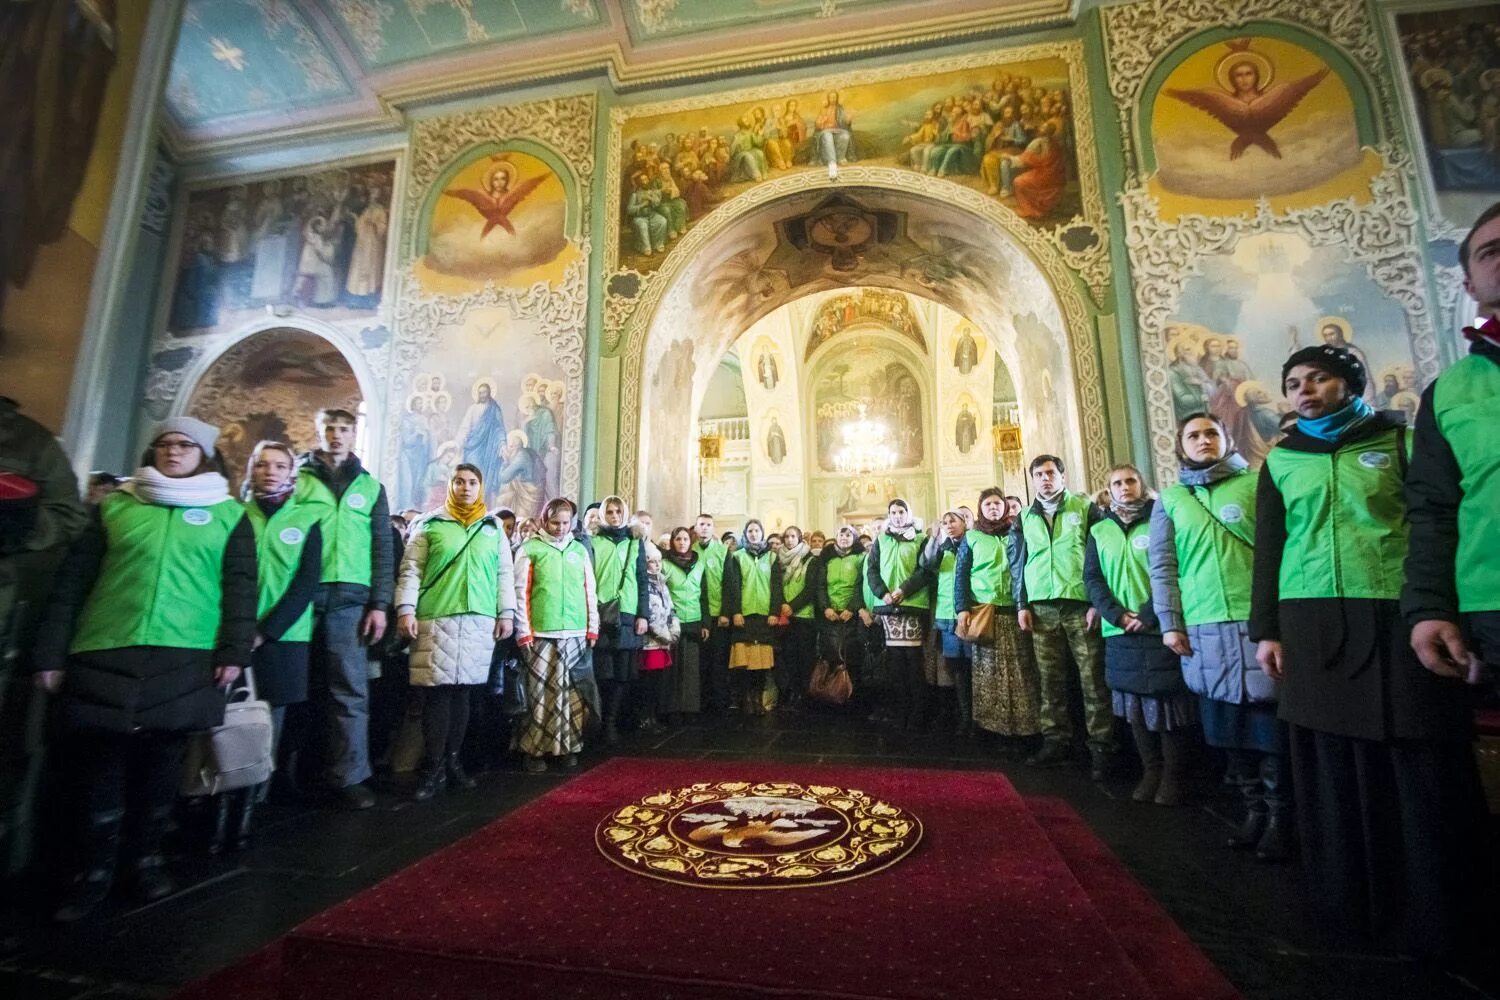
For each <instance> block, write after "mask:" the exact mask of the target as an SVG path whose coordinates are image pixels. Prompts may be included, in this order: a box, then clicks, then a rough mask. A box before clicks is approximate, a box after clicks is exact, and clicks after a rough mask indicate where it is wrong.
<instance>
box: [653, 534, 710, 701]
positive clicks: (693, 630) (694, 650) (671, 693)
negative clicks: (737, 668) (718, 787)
mask: <svg viewBox="0 0 1500 1000" xmlns="http://www.w3.org/2000/svg"><path fill="white" fill-rule="evenodd" d="M708 563H709V560H708V558H707V557H706V556H705V555H704V554H703V553H702V552H700V551H699V550H698V549H697V548H696V547H695V546H694V544H693V533H692V531H691V530H690V529H688V528H686V527H677V528H673V529H672V537H671V540H670V541H669V542H668V545H667V551H666V552H664V553H662V566H661V570H662V575H663V576H665V577H666V579H667V589H668V591H669V592H670V593H671V595H672V606H673V607H674V608H675V609H676V611H677V620H678V621H679V622H681V623H682V634H681V635H680V636H679V637H678V639H677V642H676V644H675V645H674V646H673V647H672V673H671V676H670V678H669V680H668V684H667V690H666V692H665V694H664V696H663V700H662V705H663V708H662V711H664V712H666V713H667V715H668V717H669V718H672V719H674V720H675V721H678V722H681V721H684V717H685V716H689V715H697V714H698V712H699V711H700V710H701V709H702V707H703V699H702V690H703V685H702V677H701V670H700V666H701V661H702V652H703V644H704V643H705V642H707V641H708V621H709V618H708V580H707V569H708Z"/></svg>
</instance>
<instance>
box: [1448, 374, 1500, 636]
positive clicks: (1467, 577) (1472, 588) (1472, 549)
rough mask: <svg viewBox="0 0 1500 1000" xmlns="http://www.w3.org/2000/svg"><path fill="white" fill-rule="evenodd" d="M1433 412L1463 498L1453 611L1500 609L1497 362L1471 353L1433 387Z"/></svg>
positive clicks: (1499, 385)
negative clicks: (1454, 463)
mask: <svg viewBox="0 0 1500 1000" xmlns="http://www.w3.org/2000/svg"><path fill="white" fill-rule="evenodd" d="M1432 414H1433V419H1434V420H1435V421H1436V422H1437V426H1438V430H1439V431H1440V432H1441V433H1442V435H1443V437H1444V438H1445V439H1446V440H1447V441H1448V445H1449V447H1451V448H1452V449H1453V457H1454V459H1455V460H1456V461H1457V462H1458V469H1459V474H1460V477H1461V478H1460V479H1459V488H1460V489H1462V490H1463V499H1461V500H1460V501H1459V502H1458V551H1457V553H1456V558H1455V560H1454V568H1455V576H1456V580H1455V583H1457V585H1458V610H1459V611H1463V612H1475V611H1500V558H1496V553H1497V552H1500V517H1497V516H1496V513H1495V512H1496V511H1497V510H1500V448H1496V447H1495V428H1496V427H1500V365H1496V364H1495V362H1493V361H1491V360H1490V359H1489V358H1486V357H1481V356H1478V355H1474V354H1471V355H1469V356H1468V357H1466V358H1464V359H1463V360H1462V361H1460V362H1459V363H1458V364H1456V365H1454V366H1453V367H1452V368H1449V369H1448V370H1447V371H1446V372H1444V373H1443V374H1442V375H1441V376H1440V377H1439V378H1438V380H1437V385H1436V386H1435V387H1434V388H1433V390H1432Z"/></svg>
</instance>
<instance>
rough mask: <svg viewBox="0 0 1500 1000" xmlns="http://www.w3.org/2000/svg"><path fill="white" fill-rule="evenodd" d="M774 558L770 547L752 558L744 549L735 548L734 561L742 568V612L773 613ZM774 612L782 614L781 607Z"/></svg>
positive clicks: (750, 613)
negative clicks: (772, 568)
mask: <svg viewBox="0 0 1500 1000" xmlns="http://www.w3.org/2000/svg"><path fill="white" fill-rule="evenodd" d="M774 558H776V557H775V555H773V554H772V552H771V550H770V549H767V550H766V551H764V552H762V553H761V554H760V556H759V557H757V558H752V557H751V555H750V553H748V552H746V551H745V550H744V549H736V550H735V552H734V561H735V564H736V565H737V566H739V569H740V612H739V613H740V614H742V615H769V614H772V612H773V609H772V607H771V560H772V559H774ZM774 613H776V614H780V613H781V609H780V608H776V609H774Z"/></svg>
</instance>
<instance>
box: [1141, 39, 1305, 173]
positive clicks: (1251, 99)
mask: <svg viewBox="0 0 1500 1000" xmlns="http://www.w3.org/2000/svg"><path fill="white" fill-rule="evenodd" d="M1225 44H1226V45H1227V46H1228V47H1229V55H1227V56H1225V57H1224V58H1223V59H1220V60H1219V64H1218V65H1217V66H1216V67H1214V77H1215V79H1217V80H1218V82H1219V87H1220V88H1221V89H1218V90H1215V89H1213V88H1207V87H1205V88H1199V89H1194V90H1182V89H1178V88H1168V89H1167V96H1169V97H1174V98H1176V99H1177V100H1179V101H1182V102H1183V103H1184V104H1190V105H1192V106H1193V107H1195V108H1197V109H1198V110H1200V111H1203V112H1206V113H1207V114H1209V115H1212V116H1213V117H1214V118H1216V119H1217V120H1218V121H1220V122H1222V123H1223V124H1224V125H1226V126H1227V127H1228V128H1229V129H1230V130H1232V131H1233V132H1234V141H1233V142H1231V143H1230V144H1229V158H1230V159H1231V160H1238V159H1239V158H1240V157H1241V156H1243V155H1244V153H1245V150H1247V149H1249V148H1250V147H1251V146H1259V147H1260V148H1261V149H1264V150H1265V151H1266V152H1267V153H1270V154H1271V155H1272V156H1274V157H1275V158H1276V159H1278V160H1279V159H1281V149H1280V147H1279V146H1277V145H1276V140H1274V139H1272V138H1271V135H1270V132H1271V129H1273V128H1275V127H1276V126H1277V125H1279V124H1281V121H1282V119H1284V118H1286V116H1287V115H1289V114H1291V112H1292V109H1293V108H1295V107H1296V106H1297V104H1298V102H1300V101H1301V100H1302V98H1304V97H1306V96H1307V93H1308V91H1310V90H1312V89H1313V88H1314V87H1316V86H1317V85H1318V84H1320V83H1322V82H1323V78H1324V77H1326V76H1327V75H1328V72H1329V70H1328V67H1327V66H1324V67H1323V68H1322V69H1320V70H1318V71H1317V72H1315V73H1309V74H1308V75H1307V76H1304V77H1302V78H1301V79H1300V80H1293V81H1292V82H1290V83H1278V84H1274V85H1273V84H1272V82H1271V81H1272V80H1273V79H1274V77H1275V75H1276V69H1275V67H1274V66H1273V65H1272V63H1271V60H1270V59H1268V58H1266V57H1265V56H1264V55H1262V54H1261V53H1259V52H1254V51H1251V49H1250V39H1248V38H1238V39H1235V40H1234V41H1231V42H1226V43H1225Z"/></svg>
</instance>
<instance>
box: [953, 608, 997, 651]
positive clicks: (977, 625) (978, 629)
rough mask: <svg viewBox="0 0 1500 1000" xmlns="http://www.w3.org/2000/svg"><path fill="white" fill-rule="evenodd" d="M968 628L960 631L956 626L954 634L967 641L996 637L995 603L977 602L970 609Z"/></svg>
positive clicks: (981, 640) (979, 640)
mask: <svg viewBox="0 0 1500 1000" xmlns="http://www.w3.org/2000/svg"><path fill="white" fill-rule="evenodd" d="M967 624H968V628H965V629H963V630H962V631H960V630H959V629H958V628H957V627H955V628H954V630H953V634H954V635H956V636H958V637H959V638H960V639H962V640H964V641H965V642H985V641H988V640H989V639H991V638H993V637H994V634H995V606H994V605H993V604H976V605H975V606H974V607H973V608H972V609H970V611H969V621H968V623H967Z"/></svg>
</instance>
